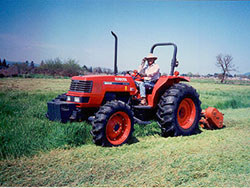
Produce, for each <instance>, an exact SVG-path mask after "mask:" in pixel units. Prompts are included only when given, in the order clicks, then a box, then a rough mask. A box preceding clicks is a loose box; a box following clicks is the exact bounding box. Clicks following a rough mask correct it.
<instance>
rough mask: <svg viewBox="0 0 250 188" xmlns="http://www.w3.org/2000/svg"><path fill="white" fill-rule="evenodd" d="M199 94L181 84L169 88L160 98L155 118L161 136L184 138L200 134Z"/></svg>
mask: <svg viewBox="0 0 250 188" xmlns="http://www.w3.org/2000/svg"><path fill="white" fill-rule="evenodd" d="M200 104H201V102H200V100H199V94H198V93H197V92H196V90H195V89H194V88H193V87H191V86H189V85H187V84H183V83H178V84H175V85H173V86H171V87H170V88H169V89H168V90H167V91H166V92H165V93H164V94H163V95H162V97H161V99H160V102H159V104H158V110H157V114H156V115H157V117H158V124H159V125H160V127H161V131H162V136H164V137H167V136H180V135H182V136H186V135H192V134H196V133H200V129H199V120H200V118H201V107H200Z"/></svg>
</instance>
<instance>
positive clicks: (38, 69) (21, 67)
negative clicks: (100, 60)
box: [0, 58, 113, 77]
mask: <svg viewBox="0 0 250 188" xmlns="http://www.w3.org/2000/svg"><path fill="white" fill-rule="evenodd" d="M112 73H113V71H112V70H111V69H108V68H102V67H92V66H89V67H87V66H86V65H84V66H82V67H81V66H80V65H79V64H78V62H77V61H76V60H74V59H68V60H66V61H63V60H61V59H60V58H55V59H48V60H42V61H41V63H40V64H39V65H35V63H34V62H33V61H31V62H30V63H29V62H28V61H26V62H23V63H14V64H11V65H8V64H7V63H6V60H5V59H4V61H3V63H2V62H1V64H0V77H7V76H20V75H35V74H40V75H48V76H62V77H72V76H78V75H86V74H112Z"/></svg>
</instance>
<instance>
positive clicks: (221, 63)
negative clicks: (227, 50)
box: [215, 54, 236, 83]
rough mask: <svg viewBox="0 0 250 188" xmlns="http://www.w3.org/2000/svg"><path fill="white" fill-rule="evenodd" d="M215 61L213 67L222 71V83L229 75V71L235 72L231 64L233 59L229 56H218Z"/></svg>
mask: <svg viewBox="0 0 250 188" xmlns="http://www.w3.org/2000/svg"><path fill="white" fill-rule="evenodd" d="M216 60H217V61H216V63H215V65H216V66H217V67H219V68H220V69H221V71H222V73H221V81H220V82H221V83H224V81H225V79H226V77H227V74H230V72H231V71H236V68H235V65H234V64H233V57H232V56H231V55H222V54H219V55H217V56H216Z"/></svg>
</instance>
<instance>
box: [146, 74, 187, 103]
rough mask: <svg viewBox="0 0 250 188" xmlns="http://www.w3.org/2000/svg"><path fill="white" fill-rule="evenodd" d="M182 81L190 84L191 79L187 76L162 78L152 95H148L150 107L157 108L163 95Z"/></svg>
mask: <svg viewBox="0 0 250 188" xmlns="http://www.w3.org/2000/svg"><path fill="white" fill-rule="evenodd" d="M181 81H184V82H190V78H189V77H185V76H161V77H160V78H159V80H158V81H157V82H156V84H155V86H154V88H153V91H152V94H150V95H148V97H147V100H148V105H149V106H152V107H153V108H154V107H156V106H157V104H158V102H159V100H160V98H161V96H162V95H163V93H164V92H165V91H166V90H167V89H168V88H169V87H170V86H172V85H174V84H176V83H179V82H181Z"/></svg>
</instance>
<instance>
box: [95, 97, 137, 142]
mask: <svg viewBox="0 0 250 188" xmlns="http://www.w3.org/2000/svg"><path fill="white" fill-rule="evenodd" d="M133 131H134V118H133V113H132V111H131V109H130V107H129V106H128V105H127V104H125V103H124V102H122V101H117V100H114V101H110V102H107V103H106V104H105V105H103V106H102V107H101V108H100V109H99V111H98V112H97V113H96V114H95V119H94V120H93V121H92V131H91V133H92V135H93V141H94V143H95V144H96V145H99V146H120V145H122V144H124V143H126V142H127V141H128V140H129V138H130V137H131V136H132V132H133Z"/></svg>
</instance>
